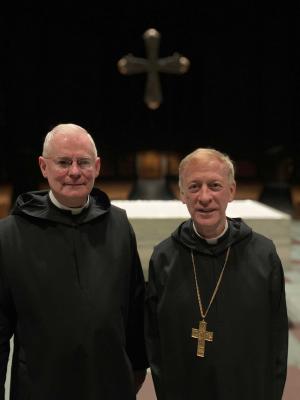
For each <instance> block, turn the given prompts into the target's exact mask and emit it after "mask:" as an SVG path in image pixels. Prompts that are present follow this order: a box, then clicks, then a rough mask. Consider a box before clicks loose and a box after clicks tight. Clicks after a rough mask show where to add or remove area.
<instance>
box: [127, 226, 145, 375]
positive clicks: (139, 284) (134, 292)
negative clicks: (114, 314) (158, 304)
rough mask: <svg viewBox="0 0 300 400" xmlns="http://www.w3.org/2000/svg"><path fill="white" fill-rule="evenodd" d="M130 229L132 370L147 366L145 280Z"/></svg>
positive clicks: (128, 326)
mask: <svg viewBox="0 0 300 400" xmlns="http://www.w3.org/2000/svg"><path fill="white" fill-rule="evenodd" d="M130 230H131V238H132V240H131V246H132V248H131V251H132V268H131V277H130V298H129V309H128V320H127V330H126V350H127V354H128V356H129V358H130V360H131V363H132V367H133V370H136V371H137V370H144V369H146V368H147V367H148V360H147V356H146V346H145V336H144V300H145V280H144V274H143V270H142V266H141V262H140V258H139V255H138V251H137V244H136V238H135V234H134V232H133V229H132V227H130Z"/></svg>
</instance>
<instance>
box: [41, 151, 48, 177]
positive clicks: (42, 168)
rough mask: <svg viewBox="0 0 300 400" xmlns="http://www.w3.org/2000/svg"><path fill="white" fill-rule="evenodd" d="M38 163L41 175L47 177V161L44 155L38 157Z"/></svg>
mask: <svg viewBox="0 0 300 400" xmlns="http://www.w3.org/2000/svg"><path fill="white" fill-rule="evenodd" d="M39 165H40V169H41V171H42V174H43V177H44V178H47V176H48V174H47V163H46V160H45V158H44V157H42V156H40V157H39Z"/></svg>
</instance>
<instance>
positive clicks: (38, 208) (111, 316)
mask: <svg viewBox="0 0 300 400" xmlns="http://www.w3.org/2000/svg"><path fill="white" fill-rule="evenodd" d="M39 164H40V168H41V171H42V174H43V176H44V177H45V178H47V179H48V182H49V186H50V191H48V190H45V191H36V192H31V193H25V194H23V195H20V196H19V197H18V199H17V201H16V204H15V206H14V208H13V210H12V213H11V215H10V216H8V217H7V218H5V219H2V220H1V221H0V249H1V250H0V379H1V387H0V399H1V400H3V399H4V383H5V375H6V367H7V359H8V355H9V351H10V350H9V342H10V338H11V337H12V336H13V335H14V352H13V361H12V368H11V390H10V399H11V400H29V399H30V400H68V399H70V400H99V399H102V400H116V399H123V400H134V399H135V398H136V392H137V390H138V389H139V387H140V386H141V384H142V382H143V379H144V377H145V369H146V368H147V359H146V356H145V346H144V338H143V337H144V336H143V322H144V317H143V299H144V278H143V273H142V268H141V264H140V260H139V256H138V253H137V247H136V239H135V234H134V232H133V230H132V227H131V225H130V223H129V221H128V219H127V216H126V214H125V211H124V210H121V209H119V208H117V207H115V206H113V205H111V204H110V201H109V199H108V197H107V195H106V194H105V193H103V192H102V191H100V190H99V189H96V188H93V186H94V181H95V178H96V177H97V176H98V174H99V171H100V158H99V157H98V156H97V150H96V147H95V143H94V141H93V139H92V137H91V136H90V135H89V134H88V133H87V132H86V131H85V130H84V129H83V128H81V127H79V126H77V125H74V124H61V125H58V126H57V127H55V128H54V129H53V130H52V131H51V132H49V133H48V134H47V136H46V138H45V142H44V149H43V156H41V157H39Z"/></svg>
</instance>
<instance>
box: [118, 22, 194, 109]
mask: <svg viewBox="0 0 300 400" xmlns="http://www.w3.org/2000/svg"><path fill="white" fill-rule="evenodd" d="M143 39H144V42H145V47H146V55H147V58H141V57H135V56H133V55H132V54H128V55H127V56H125V57H123V58H121V59H120V60H119V61H118V69H119V71H120V72H121V74H124V75H133V74H139V73H147V83H146V90H145V95H144V101H145V103H146V104H147V106H148V107H149V108H150V109H152V110H155V109H157V108H158V107H159V106H160V104H161V102H162V93H161V86H160V79H159V72H164V73H169V74H178V75H179V74H184V73H185V72H187V70H188V69H189V66H190V61H189V60H188V59H187V58H186V57H183V56H182V55H181V54H179V53H174V54H173V55H172V56H169V57H164V58H159V57H158V54H159V43H160V33H159V32H158V31H157V30H156V29H153V28H152V29H148V30H147V31H146V32H145V33H144V35H143Z"/></svg>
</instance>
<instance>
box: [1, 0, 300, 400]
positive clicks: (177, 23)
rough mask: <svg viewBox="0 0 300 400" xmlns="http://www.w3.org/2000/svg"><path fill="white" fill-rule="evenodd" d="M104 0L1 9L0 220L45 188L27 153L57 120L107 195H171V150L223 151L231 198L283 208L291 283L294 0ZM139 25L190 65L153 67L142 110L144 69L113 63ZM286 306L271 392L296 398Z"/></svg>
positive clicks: (299, 347)
mask: <svg viewBox="0 0 300 400" xmlns="http://www.w3.org/2000/svg"><path fill="white" fill-rule="evenodd" d="M106 3H107V4H106ZM106 3H104V4H101V6H97V7H96V6H91V5H89V4H83V3H82V4H80V5H75V4H74V3H73V2H68V1H65V2H61V4H60V5H59V6H57V7H56V6H55V5H54V4H51V3H50V2H48V3H47V4H44V3H43V2H42V3H41V4H39V5H36V4H35V5H33V4H32V5H31V3H30V1H29V2H26V3H24V4H22V5H18V7H15V8H14V6H13V5H11V4H7V7H6V9H5V10H3V12H1V15H0V26H1V28H0V48H1V55H2V57H1V71H2V72H1V78H0V129H1V157H0V217H1V218H3V217H4V216H6V215H7V214H8V213H9V210H10V207H11V205H12V204H13V202H14V200H15V198H16V196H17V195H18V194H19V193H21V192H24V191H27V190H37V189H41V188H44V187H47V185H46V183H45V182H44V181H43V180H42V177H41V175H40V172H39V168H38V163H37V157H38V155H39V154H40V152H41V148H42V143H43V139H44V136H45V134H46V133H47V132H48V131H49V130H50V129H51V128H52V127H53V126H55V125H56V124H58V123H61V122H73V123H76V124H79V125H81V126H83V127H84V128H86V129H87V130H88V131H90V132H91V134H92V135H93V137H94V139H95V142H96V145H97V147H98V150H99V154H100V156H101V158H102V170H101V176H100V178H99V179H98V180H97V182H96V184H97V186H99V187H100V188H101V189H103V190H104V191H106V192H107V193H108V194H109V195H110V197H111V199H112V200H127V199H129V200H130V199H132V200H134V199H148V200H149V199H150V200H151V199H162V200H168V199H178V198H179V197H178V196H179V193H178V188H177V170H178V163H179V160H180V159H181V158H182V157H183V156H184V155H186V154H187V153H189V152H190V151H192V150H194V149H195V148H197V147H204V146H211V147H215V148H217V149H219V150H221V151H224V152H226V153H228V154H229V155H230V156H231V157H232V158H233V159H234V160H235V161H236V173H237V184H238V190H237V195H236V198H237V199H241V200H242V199H251V200H257V201H260V202H262V203H265V204H267V205H269V206H271V207H274V208H275V209H278V210H280V211H282V212H285V213H287V214H289V215H290V216H291V218H292V232H291V240H292V254H291V265H290V266H289V267H290V270H289V271H290V273H289V274H287V285H288V282H290V283H293V284H295V285H297V282H299V286H298V287H297V286H295V287H297V289H295V292H296V291H298V289H299V292H300V277H299V271H300V249H298V247H300V228H299V225H300V222H299V218H300V141H299V139H297V137H298V136H299V128H300V112H299V106H300V100H299V99H300V98H299V94H298V91H299V57H298V54H297V53H298V48H299V6H294V7H295V8H294V9H293V8H292V7H291V6H290V5H289V6H288V5H285V4H282V3H281V4H280V5H278V6H277V5H275V4H273V5H272V7H270V8H269V9H268V10H266V9H263V7H262V5H253V6H251V5H249V4H248V2H244V1H234V2H231V4H230V5H228V4H227V3H226V4H222V5H210V4H206V5H194V4H193V2H191V1H185V2H180V1H176V0H174V1H173V2H172V3H171V2H160V4H159V2H155V1H153V2H147V3H143V2H135V1H133V2H127V3H126V2H123V3H120V4H118V6H117V7H116V5H115V4H113V3H112V4H108V3H109V2H106ZM148 29H156V30H157V31H158V32H159V33H160V42H159V46H158V49H157V52H158V57H160V58H164V57H169V56H172V55H173V54H174V53H179V54H180V55H182V56H184V57H186V58H187V59H188V60H189V62H190V65H189V68H188V70H187V71H186V72H185V73H182V74H172V73H166V72H161V73H158V74H157V75H158V81H159V83H160V86H161V94H162V101H161V104H160V105H159V107H157V108H156V109H151V108H149V107H148V105H147V104H146V103H145V101H144V95H145V91H146V80H147V74H146V73H144V72H140V73H136V74H133V75H123V74H122V73H120V70H119V68H118V62H119V60H121V59H122V57H124V56H126V55H128V54H132V55H134V56H136V57H143V58H146V57H147V56H148V54H147V48H145V41H144V39H143V34H144V32H146V31H147V30H148ZM298 279H299V280H298ZM297 280H298V281H297ZM293 287H294V286H293ZM293 293H294V292H293ZM298 298H299V297H298ZM298 310H299V313H298V315H297V317H295V318H294V320H293V321H290V322H291V338H292V340H291V343H292V346H293V347H292V348H291V354H293V355H291V360H292V362H291V364H290V368H289V379H288V388H287V392H286V394H285V396H286V397H285V400H293V399H296V398H297V399H298V398H299V397H297V396H299V391H300V386H299V381H300V379H299V378H300V298H299V308H298ZM149 385H150V386H151V382H150V383H149ZM297 385H298V386H297ZM150 386H149V387H150ZM296 390H298V395H297V396H296V395H295V393H296ZM150 392H151V387H150V389H149V392H148V393H147V387H146V388H145V389H144V391H143V392H141V393H140V395H139V399H140V400H142V399H143V400H147V399H150V398H151V399H154V397H153V396H154V395H153V392H151V393H150ZM149 393H150V394H149Z"/></svg>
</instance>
